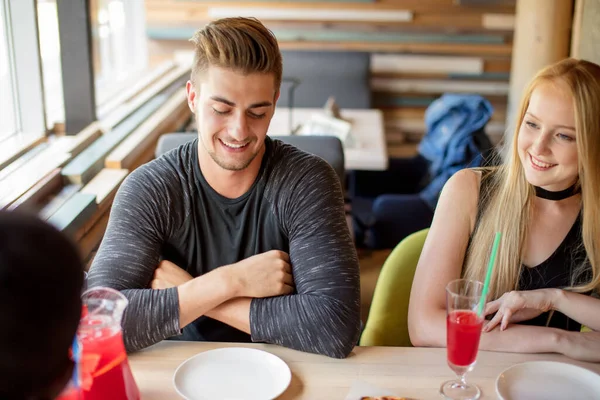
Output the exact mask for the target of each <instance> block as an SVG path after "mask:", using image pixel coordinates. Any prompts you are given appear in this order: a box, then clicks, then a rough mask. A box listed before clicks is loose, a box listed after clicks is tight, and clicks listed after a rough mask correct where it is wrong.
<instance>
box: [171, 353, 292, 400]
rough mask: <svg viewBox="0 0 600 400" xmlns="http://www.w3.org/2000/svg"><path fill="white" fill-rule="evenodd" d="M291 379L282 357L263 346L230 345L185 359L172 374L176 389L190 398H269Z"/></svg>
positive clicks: (279, 392)
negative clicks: (265, 349) (250, 347)
mask: <svg viewBox="0 0 600 400" xmlns="http://www.w3.org/2000/svg"><path fill="white" fill-rule="evenodd" d="M291 380H292V372H291V371H290V369H289V367H288V366H287V364H286V363H285V362H283V360H282V359H281V358H279V357H277V356H274V355H273V354H271V353H267V352H266V351H262V350H255V349H247V348H241V347H229V348H222V349H215V350H210V351H205V352H203V353H200V354H197V355H195V356H193V357H191V358H188V359H187V360H185V361H184V362H183V363H181V365H180V366H179V367H177V370H176V371H175V375H174V376H173V385H175V390H177V393H179V395H181V396H182V397H183V398H185V399H187V400H208V399H211V400H212V399H227V400H233V399H244V400H246V399H248V400H267V399H273V398H275V397H277V396H279V395H280V394H281V393H283V392H284V391H285V389H287V387H288V385H289V384H290V381H291Z"/></svg>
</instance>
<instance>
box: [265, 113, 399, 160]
mask: <svg viewBox="0 0 600 400" xmlns="http://www.w3.org/2000/svg"><path fill="white" fill-rule="evenodd" d="M315 113H323V109H322V108H294V109H293V111H292V126H293V127H296V126H297V125H299V124H301V123H302V122H303V121H308V120H309V119H310V117H311V116H312V115H313V114H315ZM341 113H342V117H344V118H347V119H348V120H349V121H351V122H352V130H351V131H350V134H351V135H352V139H353V140H352V145H348V144H344V158H345V163H346V169H347V170H353V169H356V170H370V171H383V170H386V169H387V167H388V154H387V146H386V142H385V129H384V124H383V114H382V112H381V111H380V110H374V109H367V110H360V109H343V110H342V111H341ZM289 118H290V109H289V108H284V107H277V108H276V109H275V114H274V115H273V119H272V120H271V124H270V125H269V131H268V132H267V133H268V134H269V135H272V136H285V135H289V134H290V120H289Z"/></svg>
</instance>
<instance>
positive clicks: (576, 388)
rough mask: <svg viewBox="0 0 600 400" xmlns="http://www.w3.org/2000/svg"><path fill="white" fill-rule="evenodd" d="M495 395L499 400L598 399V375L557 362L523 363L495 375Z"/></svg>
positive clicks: (599, 381) (599, 384) (599, 382)
mask: <svg viewBox="0 0 600 400" xmlns="http://www.w3.org/2000/svg"><path fill="white" fill-rule="evenodd" d="M496 393H497V394H498V397H499V398H500V399H501V400H542V399H543V400H553V399H561V400H563V399H577V400H586V399H590V400H594V399H598V398H599V396H600V375H597V374H595V373H594V372H592V371H589V370H587V369H585V368H581V367H577V366H575V365H571V364H566V363H561V362H554V361H532V362H526V363H523V364H517V365H513V366H512V367H510V368H507V369H505V370H504V371H503V372H502V373H501V374H500V375H499V376H498V378H497V379H496Z"/></svg>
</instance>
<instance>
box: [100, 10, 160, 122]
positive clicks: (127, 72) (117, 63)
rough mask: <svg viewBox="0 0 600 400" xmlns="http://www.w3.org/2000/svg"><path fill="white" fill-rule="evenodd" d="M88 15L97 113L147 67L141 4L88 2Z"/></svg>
mask: <svg viewBox="0 0 600 400" xmlns="http://www.w3.org/2000/svg"><path fill="white" fill-rule="evenodd" d="M90 14H91V26H92V49H93V64H94V76H95V82H96V105H97V106H98V108H99V109H100V108H101V107H102V105H103V104H105V103H106V102H107V101H108V100H110V99H111V98H112V97H114V95H115V94H116V93H118V92H119V91H121V90H123V88H124V87H126V86H128V85H129V84H130V83H131V81H135V80H136V77H138V76H139V74H140V73H141V72H142V71H144V70H145V69H146V68H147V67H148V50H147V39H146V23H145V19H146V15H145V9H144V0H92V1H91V2H90ZM98 116H99V117H102V115H98Z"/></svg>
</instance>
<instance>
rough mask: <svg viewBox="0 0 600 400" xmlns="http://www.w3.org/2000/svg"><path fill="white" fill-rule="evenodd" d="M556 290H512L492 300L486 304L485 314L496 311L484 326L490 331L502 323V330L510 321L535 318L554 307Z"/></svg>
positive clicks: (484, 329)
mask: <svg viewBox="0 0 600 400" xmlns="http://www.w3.org/2000/svg"><path fill="white" fill-rule="evenodd" d="M556 290H560V289H538V290H525V291H511V292H508V293H504V294H503V295H502V297H500V298H499V299H496V300H494V301H491V302H489V303H487V304H486V306H485V311H484V314H485V315H489V314H492V313H494V312H495V313H496V315H494V318H492V319H491V320H490V321H489V322H488V323H487V324H486V325H485V327H484V328H483V331H484V332H488V331H490V330H492V329H493V328H494V327H496V326H497V325H498V324H500V330H504V329H506V327H507V326H508V324H509V323H517V322H521V321H527V320H529V319H532V318H535V317H537V316H538V315H540V314H541V313H543V312H546V311H549V310H551V309H553V307H554V299H555V297H556Z"/></svg>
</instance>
